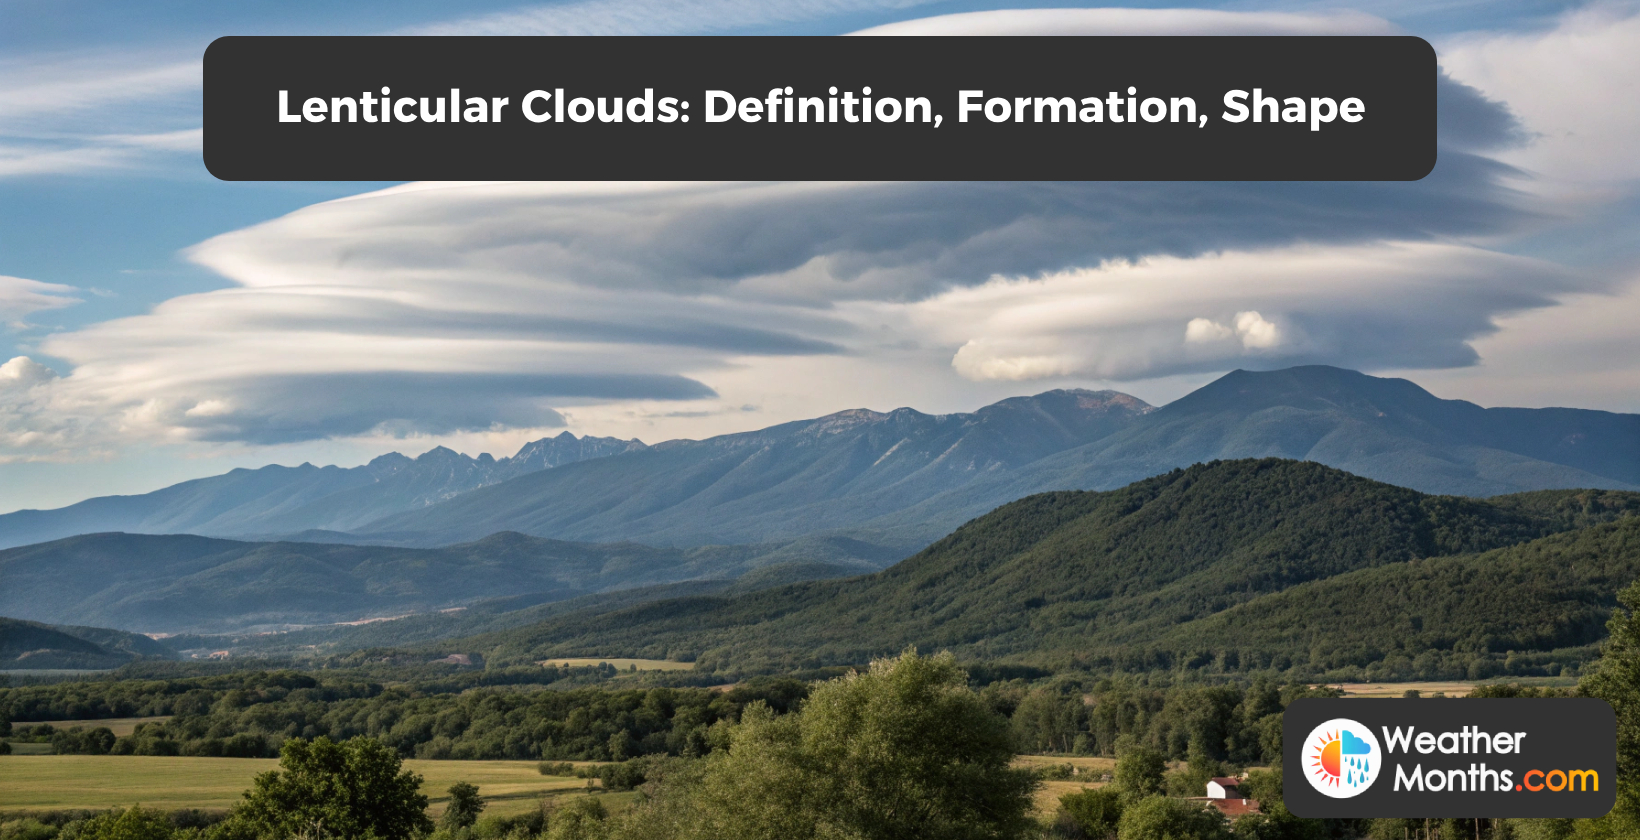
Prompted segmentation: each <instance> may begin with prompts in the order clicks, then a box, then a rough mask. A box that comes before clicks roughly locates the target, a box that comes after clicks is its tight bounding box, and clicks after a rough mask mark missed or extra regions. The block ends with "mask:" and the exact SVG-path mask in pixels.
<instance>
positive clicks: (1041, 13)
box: [854, 9, 1399, 35]
mask: <svg viewBox="0 0 1640 840" xmlns="http://www.w3.org/2000/svg"><path fill="white" fill-rule="evenodd" d="M854 34H856V35H1390V34H1399V30H1398V29H1397V28H1396V27H1395V26H1394V25H1393V24H1390V23H1389V22H1387V21H1385V20H1383V19H1382V18H1377V17H1373V16H1372V15H1367V14H1362V13H1360V12H1354V11H1348V10H1338V11H1325V12H1309V13H1292V12H1221V11H1216V10H1210V9H998V10H995V11H986V12H965V13H961V14H954V15H940V16H938V17H930V18H921V19H919V20H908V21H903V22H900V23H890V24H886V25H884V26H876V27H872V28H871V29H865V30H861V31H859V32H856V33H854Z"/></svg>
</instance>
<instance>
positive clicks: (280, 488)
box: [0, 366, 1640, 554]
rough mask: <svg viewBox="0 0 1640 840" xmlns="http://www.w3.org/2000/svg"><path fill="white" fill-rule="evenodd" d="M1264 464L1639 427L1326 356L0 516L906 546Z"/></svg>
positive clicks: (1581, 455)
mask: <svg viewBox="0 0 1640 840" xmlns="http://www.w3.org/2000/svg"><path fill="white" fill-rule="evenodd" d="M1264 457H1277V458H1290V459H1295V460H1308V461H1314V462H1317V463H1321V464H1326V465H1328V466H1333V467H1337V468H1339V469H1343V470H1346V471H1348V472H1351V473H1354V474H1356V475H1360V476H1364V477H1367V478H1372V479H1376V480H1379V481H1384V482H1387V483H1390V484H1395V485H1398V486H1402V487H1408V488H1411V489H1415V490H1419V491H1421V492H1425V493H1437V494H1451V495H1465V496H1475V497H1489V496H1494V495H1501V494H1508V493H1519V492H1526V491H1532V490H1545V489H1567V488H1596V489H1611V490H1637V489H1640V415H1635V414H1616V413H1611V412H1604V411H1591V410H1585V409H1571V408H1541V409H1526V408H1482V407H1480V406H1478V405H1475V404H1473V403H1469V402H1465V401H1462V400H1448V399H1441V398H1439V397H1436V396H1434V395H1433V394H1430V393H1429V392H1428V391H1425V390H1424V389H1423V388H1420V387H1419V386H1417V385H1416V384H1414V383H1412V382H1409V381H1406V380H1403V379H1389V378H1380V377H1374V376H1368V375H1366V374H1362V373H1358V372H1355V371H1349V370H1342V369H1339V368H1332V367H1325V366H1308V367H1295V368H1288V369H1285V370H1277V371H1266V372H1253V371H1239V370H1238V371H1234V372H1232V373H1229V374H1226V375H1225V376H1223V377H1221V378H1219V379H1218V380H1215V381H1214V382H1212V383H1210V384H1208V385H1206V386H1204V387H1202V388H1200V389H1198V390H1196V391H1194V392H1192V393H1190V394H1188V395H1186V396H1184V397H1181V398H1180V399H1178V400H1175V401H1173V402H1172V403H1169V404H1168V405H1165V406H1163V407H1161V408H1154V407H1152V406H1150V405H1148V404H1146V403H1144V402H1143V401H1141V400H1139V399H1137V398H1135V397H1132V396H1129V395H1127V394H1122V393H1120V392H1116V391H1086V390H1057V391H1048V392H1045V393H1042V394H1037V395H1035V396H1030V397H1014V398H1010V399H1006V400H1002V401H1001V402H998V403H995V404H992V405H989V406H985V407H983V408H980V409H978V410H976V411H974V412H971V413H956V414H943V415H931V414H924V413H922V412H919V411H915V410H913V409H910V408H900V409H896V410H894V411H890V412H877V411H869V410H866V409H852V410H847V411H840V412H837V413H834V414H831V415H827V416H825V417H820V418H816V419H813V420H802V421H795V422H791V423H783V424H780V425H777V426H772V427H769V428H766V429H759V430H755V431H748V432H741V433H736V434H728V435H720V436H717V437H713V438H708V439H705V440H672V441H666V442H663V443H658V444H655V445H654V446H645V445H643V444H642V443H639V442H637V441H618V440H613V439H610V438H590V437H589V438H579V439H578V438H575V437H574V436H573V435H570V434H568V433H565V434H563V435H559V436H558V437H556V438H550V439H546V440H543V441H537V442H536V443H532V444H530V445H528V446H526V447H524V449H522V450H520V452H519V453H518V454H517V455H514V456H513V457H512V458H509V459H502V460H499V461H497V460H493V459H490V458H489V456H481V457H479V458H476V459H475V458H467V457H466V456H462V455H457V454H456V453H454V452H450V451H449V450H447V449H435V450H433V451H431V452H428V453H426V454H424V455H422V456H421V457H419V458H416V459H414V460H412V459H409V458H406V457H404V456H402V455H396V454H395V455H387V456H383V457H381V458H378V459H376V460H375V461H373V462H371V463H370V464H367V465H365V466H363V467H358V468H355V469H353V470H342V469H338V468H335V467H325V468H318V467H312V466H309V465H304V466H302V467H297V468H286V467H267V468H264V469H261V470H236V471H234V472H231V473H228V474H227V475H223V476H217V477H214V478H208V479H201V480H199V481H195V482H185V483H183V484H179V485H176V486H174V487H169V488H166V489H164V490H160V491H157V492H155V493H150V494H147V495H145V496H132V497H105V498H100V499H92V500H89V501H86V502H82V503H80V504H78V505H72V506H70V507H67V508H63V509H60V510H56V511H21V512H18V513H14V514H7V515H4V516H0V546H8V545H20V544H27V543H31V542H39V541H43V540H47V539H55V538H60V537H63V536H67V535H70V534H76V533H93V532H103V531H126V532H136V533H200V534H207V535H212V536H225V537H238V538H247V539H256V540H277V539H289V538H297V539H302V540H307V541H315V542H336V543H350V544H380V545H400V546H420V547H432V546H440V545H453V544H457V543H464V542H472V541H475V540H478V539H481V538H483V537H485V536H487V535H489V534H492V533H496V532H500V531H517V532H520V533H526V534H531V535H534V536H539V537H545V538H551V539H560V540H570V541H581V542H618V541H623V540H631V541H638V542H643V543H646V544H649V545H654V546H701V545H713V544H759V543H771V542H780V543H783V542H789V541H791V540H795V539H799V538H803V537H807V536H827V537H845V538H851V539H858V540H862V541H865V542H868V543H871V544H873V545H877V546H884V547H890V548H894V549H896V550H899V551H901V552H902V553H904V554H910V553H912V552H914V551H916V550H919V549H921V548H922V547H924V546H926V545H928V544H929V543H930V542H932V541H934V540H936V539H938V538H939V537H940V536H942V535H944V534H947V533H949V532H950V531H951V530H952V529H954V528H956V527H957V526H959V525H961V524H962V523H963V522H966V521H968V520H969V519H972V518H974V517H976V516H980V515H982V514H984V513H986V512H987V511H990V510H992V509H994V508H996V507H998V506H1000V505H1003V504H1006V503H1008V502H1011V501H1013V500H1015V499H1019V498H1022V497H1025V496H1029V495H1032V494H1035V493H1041V492H1047V491H1053V490H1109V489H1114V488H1117V487H1121V486H1124V485H1126V484H1128V483H1131V482H1133V481H1138V480H1141V479H1144V478H1147V477H1149V476H1154V475H1159V474H1162V473H1165V472H1167V471H1169V470H1172V469H1176V468H1179V467H1186V466H1189V465H1191V464H1196V463H1203V462H1207V461H1212V460H1226V459H1239V458H1264Z"/></svg>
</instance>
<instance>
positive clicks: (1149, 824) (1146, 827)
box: [1116, 796, 1225, 840]
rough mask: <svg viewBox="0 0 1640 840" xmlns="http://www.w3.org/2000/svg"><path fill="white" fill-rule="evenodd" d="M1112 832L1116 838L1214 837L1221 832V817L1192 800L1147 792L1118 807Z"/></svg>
mask: <svg viewBox="0 0 1640 840" xmlns="http://www.w3.org/2000/svg"><path fill="white" fill-rule="evenodd" d="M1116 836H1117V837H1118V838H1119V840H1218V838H1222V837H1224V836H1225V830H1224V818H1223V817H1221V816H1219V812H1217V811H1211V810H1209V809H1207V808H1204V807H1202V806H1200V805H1198V804H1196V803H1193V802H1186V801H1185V800H1182V799H1172V798H1169V797H1166V796H1147V797H1145V798H1144V799H1141V800H1139V801H1137V802H1133V803H1131V804H1129V805H1128V806H1126V807H1125V808H1123V809H1122V820H1121V822H1120V823H1118V824H1117V828H1116Z"/></svg>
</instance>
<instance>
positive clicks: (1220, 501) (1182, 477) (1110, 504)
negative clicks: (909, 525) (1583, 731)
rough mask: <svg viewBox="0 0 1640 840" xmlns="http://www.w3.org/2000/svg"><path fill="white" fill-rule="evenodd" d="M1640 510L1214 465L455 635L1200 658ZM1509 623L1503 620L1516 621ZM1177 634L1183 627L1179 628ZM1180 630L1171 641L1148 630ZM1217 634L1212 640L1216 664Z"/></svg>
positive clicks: (586, 643) (746, 662)
mask: <svg viewBox="0 0 1640 840" xmlns="http://www.w3.org/2000/svg"><path fill="white" fill-rule="evenodd" d="M1637 511H1640V494H1634V493H1624V492H1616V491H1560V492H1541V493H1533V494H1529V495H1525V496H1516V497H1505V498H1502V499H1497V500H1491V501H1482V500H1475V499H1466V498H1459V497H1451V496H1429V495H1425V494H1421V493H1418V492H1415V491H1412V490H1407V489H1404V488H1399V487H1394V486H1391V485H1387V484H1381V483H1378V482H1375V481H1370V480H1367V479H1362V478H1359V477H1356V476H1352V475H1349V474H1348V473H1344V472H1341V471H1338V470H1335V469H1331V468H1328V467H1324V466H1321V465H1319V464H1314V463H1307V462H1296V461H1281V460H1274V459H1265V460H1256V461H1227V462H1214V463H1210V464H1205V465H1199V466H1196V467H1192V468H1190V469H1188V470H1175V471H1173V472H1171V473H1168V474H1165V475H1161V476H1157V477H1155V478H1151V479H1146V480H1144V481H1140V482H1137V483H1135V484H1132V485H1130V486H1128V487H1125V488H1122V489H1120V490H1115V491H1111V492H1104V493H1095V492H1060V493H1046V494H1041V495H1037V496H1032V497H1029V498H1026V499H1022V500H1020V501H1017V502H1014V503H1012V504H1008V505H1004V506H1003V507H1001V508H998V509H997V510H995V511H993V512H991V513H989V514H987V515H985V516H983V517H980V518H978V519H976V520H974V521H972V522H969V523H968V524H966V525H964V526H962V527H961V528H959V529H957V530H956V531H955V532H954V533H952V534H951V535H950V536H948V537H946V538H945V539H942V540H940V541H939V542H936V543H935V544H934V545H932V546H930V547H929V548H928V549H926V550H925V551H923V552H921V553H919V554H917V555H916V556H914V557H911V558H910V559H907V560H905V561H903V562H901V563H900V564H898V565H896V566H894V567H892V568H890V569H887V570H885V571H883V572H879V573H877V574H873V575H867V576H864V577H858V578H852V579H848V580H842V581H820V582H808V583H800V584H796V585H793V586H787V587H779V588H774V589H769V590H765V591H762V592H755V593H750V594H747V595H743V596H739V597H724V596H705V597H693V598H681V599H672V600H666V601H658V602H653V603H648V604H643V605H638V606H635V607H631V608H628V609H623V610H615V611H609V612H601V613H600V612H592V611H589V612H581V613H575V614H570V615H562V616H558V617H555V618H551V619H549V620H547V621H544V622H542V623H540V624H537V625H534V626H531V627H527V628H521V629H517V630H511V631H504V632H498V633H494V634H489V635H486V636H480V637H477V638H472V639H467V640H462V641H460V642H453V643H450V644H449V645H447V647H449V649H451V650H455V649H458V648H459V649H466V650H479V651H485V652H487V653H488V655H490V656H491V658H492V661H493V660H494V659H495V658H497V657H500V658H502V659H506V658H508V657H525V656H529V657H535V656H542V655H600V656H617V655H620V656H643V657H670V658H698V659H702V660H705V661H706V664H708V665H723V666H726V667H729V668H731V669H737V670H739V669H754V670H755V669H765V668H777V669H778V668H793V667H812V666H819V665H827V664H838V663H853V662H861V661H864V660H866V659H868V658H870V657H872V656H874V655H878V654H882V653H885V652H892V651H896V650H899V649H902V648H903V647H905V646H906V645H910V644H914V645H917V646H918V647H920V648H923V649H941V648H950V649H953V650H955V651H957V652H958V653H959V655H961V656H963V657H965V658H975V659H1005V660H1016V661H1025V662H1032V663H1038V664H1047V665H1063V666H1072V665H1082V666H1088V667H1114V668H1121V669H1149V668H1155V667H1177V666H1186V665H1196V666H1200V665H1208V664H1212V663H1214V662H1215V661H1218V660H1219V657H1218V656H1217V653H1218V651H1216V650H1212V649H1211V646H1208V647H1206V648H1204V647H1203V646H1202V644H1201V643H1200V642H1199V639H1200V637H1199V636H1197V635H1189V631H1187V630H1186V629H1185V628H1189V627H1191V626H1192V625H1193V624H1194V623H1197V622H1202V621H1204V620H1207V619H1211V618H1214V617H1217V616H1223V615H1236V614H1240V613H1236V612H1234V611H1235V610H1236V609H1237V608H1238V607H1242V609H1243V610H1246V609H1250V608H1251V607H1252V606H1253V605H1255V604H1258V603H1260V601H1261V599H1264V598H1268V597H1271V596H1274V595H1276V594H1278V593H1283V592H1289V591H1292V590H1293V588H1294V587H1299V586H1302V585H1304V584H1308V583H1312V582H1316V581H1324V580H1329V579H1340V578H1339V576H1347V575H1349V574H1350V573H1358V574H1359V573H1364V570H1375V569H1394V568H1411V567H1412V566H1413V565H1414V564H1417V563H1419V562H1420V561H1427V560H1428V559H1429V558H1439V557H1448V556H1458V555H1473V554H1476V553H1480V552H1486V551H1489V550H1494V549H1500V548H1504V547H1509V546H1521V547H1522V548H1521V550H1520V552H1519V554H1518V556H1519V557H1523V558H1535V559H1531V560H1530V563H1536V564H1540V565H1541V564H1554V563H1559V562H1561V558H1560V555H1561V553H1563V552H1564V551H1567V550H1571V549H1570V548H1569V547H1570V546H1573V545H1581V544H1582V543H1580V542H1578V541H1577V540H1572V541H1570V542H1567V543H1566V545H1564V546H1559V544H1552V543H1547V542H1546V543H1544V544H1542V545H1541V547H1535V548H1533V549H1532V550H1526V548H1525V547H1524V546H1523V544H1527V543H1531V542H1532V541H1534V540H1538V539H1540V538H1542V537H1545V536H1548V535H1551V534H1556V533H1561V532H1566V531H1571V530H1573V529H1577V528H1580V527H1587V526H1589V525H1591V524H1595V523H1600V522H1609V521H1613V520H1618V519H1623V518H1624V517H1628V516H1631V515H1632V514H1634V513H1635V512H1637ZM1591 533H1593V532H1591ZM1591 538H1592V537H1591ZM1557 546H1559V547H1558V548H1557ZM1511 556H1515V555H1511ZM1602 556H1603V555H1602ZM1521 562H1523V563H1527V562H1528V560H1522V561H1521ZM1523 574H1525V573H1524V572H1523ZM1623 574H1625V573H1624V572H1622V571H1621V570H1620V569H1619V570H1617V571H1615V572H1612V573H1611V574H1609V575H1607V577H1605V578H1600V579H1599V580H1598V581H1596V580H1595V578H1592V577H1591V578H1588V579H1587V580H1585V579H1583V578H1578V579H1576V580H1575V581H1574V580H1572V579H1559V578H1557V579H1553V580H1551V581H1550V582H1549V583H1546V584H1545V585H1546V586H1551V585H1552V586H1570V585H1574V584H1575V585H1578V586H1583V585H1588V586H1593V587H1594V589H1595V591H1594V593H1593V594H1592V595H1590V596H1589V598H1592V600H1589V601H1588V603H1590V604H1593V605H1594V608H1596V609H1598V608H1600V606H1601V605H1606V606H1609V605H1610V604H1613V603H1615V600H1614V599H1613V597H1612V596H1613V594H1614V592H1615V588H1616V586H1617V585H1618V584H1620V583H1622V582H1623V581H1621V580H1616V581H1615V582H1614V581H1613V579H1614V577H1621V576H1622V575H1623ZM1629 576H1630V577H1632V576H1633V575H1632V574H1631V575H1629ZM1500 585H1503V584H1501V583H1500ZM1494 594H1495V595H1497V596H1502V595H1503V594H1505V593H1494ZM1360 597H1388V595H1387V594H1372V595H1363V596H1360ZM1545 597H1548V598H1550V599H1551V600H1553V599H1554V598H1558V597H1560V596H1559V595H1546V596H1545ZM1295 609H1296V608H1295ZM1282 615H1286V613H1282ZM1506 618H1507V617H1503V619H1506ZM1294 620H1301V619H1294ZM1500 620H1502V619H1500ZM1508 627H1509V625H1508V624H1507V621H1505V623H1504V624H1503V625H1499V629H1498V630H1495V631H1494V633H1493V635H1494V636H1495V637H1496V638H1498V639H1501V638H1505V637H1507V636H1509V635H1510V634H1511V633H1514V632H1516V631H1514V630H1511V629H1508ZM1179 633H1186V634H1187V635H1183V636H1178V635H1170V634H1179ZM1340 634H1345V631H1343V630H1341V631H1340ZM1346 635H1347V634H1346ZM1550 637H1553V638H1554V639H1556V640H1557V641H1556V644H1558V643H1559V641H1558V640H1572V642H1575V644H1578V645H1582V644H1587V643H1588V641H1590V640H1591V639H1590V638H1589V636H1588V634H1587V633H1579V632H1573V631H1566V632H1561V633H1549V634H1538V635H1537V636H1531V637H1530V638H1535V639H1540V640H1541V639H1547V638H1550ZM1164 638H1166V639H1170V640H1173V641H1172V642H1170V644H1168V645H1160V644H1151V643H1150V641H1151V640H1157V639H1164ZM1522 638H1527V636H1522ZM1345 641H1346V639H1344V638H1331V637H1329V639H1328V640H1323V642H1325V643H1328V644H1343V643H1344V642H1345ZM1277 642H1280V644H1277ZM1319 643H1320V642H1318V644H1319ZM1295 644H1296V643H1294V642H1288V641H1280V640H1271V639H1266V638H1264V637H1258V638H1257V641H1256V643H1255V644H1251V645H1250V646H1249V648H1248V650H1247V651H1245V654H1244V655H1238V659H1237V662H1236V663H1234V664H1230V665H1228V667H1270V666H1271V663H1272V662H1274V660H1275V658H1276V656H1277V655H1278V651H1277V648H1281V645H1286V648H1282V650H1285V651H1287V652H1286V654H1285V655H1286V656H1287V660H1286V662H1285V664H1286V666H1287V667H1292V666H1294V665H1298V664H1303V665H1304V666H1305V667H1310V666H1311V664H1312V663H1315V662H1319V663H1321V664H1326V663H1327V662H1329V661H1331V660H1328V659H1327V658H1326V657H1325V656H1323V657H1321V658H1320V659H1319V660H1317V659H1315V658H1314V657H1312V656H1311V653H1310V650H1309V648H1305V649H1304V651H1303V654H1304V655H1303V656H1302V658H1298V657H1295V656H1294V655H1293V654H1294V651H1292V650H1290V649H1291V648H1293V647H1294V645H1295ZM1488 644H1489V645H1491V644H1492V643H1490V642H1489V643H1488ZM1198 648H1201V650H1198ZM1266 648H1268V649H1266ZM1486 650H1491V647H1490V646H1489V647H1487V648H1486ZM1204 651H1211V652H1212V654H1213V655H1211V656H1207V657H1206V660H1205V661H1203V660H1202V657H1201V656H1199V655H1198V654H1199V653H1202V652H1204ZM1265 654H1268V656H1266V655H1265ZM1470 658H1474V657H1470ZM1466 661H1467V660H1466ZM1243 663H1245V664H1243ZM1443 663H1444V664H1443V666H1442V667H1454V666H1451V665H1450V663H1445V661H1444V660H1443ZM1218 665H1219V667H1226V665H1225V664H1224V663H1223V662H1222V661H1220V662H1218Z"/></svg>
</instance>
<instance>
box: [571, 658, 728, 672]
mask: <svg viewBox="0 0 1640 840" xmlns="http://www.w3.org/2000/svg"><path fill="white" fill-rule="evenodd" d="M605 663H608V664H610V665H614V666H615V667H616V669H618V670H621V671H625V670H627V669H628V668H631V667H633V666H636V667H637V669H638V670H639V671H692V670H694V668H695V663H693V662H673V661H671V660H669V659H598V658H596V657H588V656H583V657H580V658H577V659H543V660H541V663H540V664H541V665H543V666H545V665H568V666H570V667H574V668H582V667H590V666H593V665H603V664H605Z"/></svg>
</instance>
